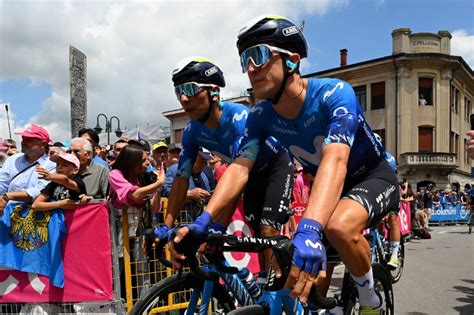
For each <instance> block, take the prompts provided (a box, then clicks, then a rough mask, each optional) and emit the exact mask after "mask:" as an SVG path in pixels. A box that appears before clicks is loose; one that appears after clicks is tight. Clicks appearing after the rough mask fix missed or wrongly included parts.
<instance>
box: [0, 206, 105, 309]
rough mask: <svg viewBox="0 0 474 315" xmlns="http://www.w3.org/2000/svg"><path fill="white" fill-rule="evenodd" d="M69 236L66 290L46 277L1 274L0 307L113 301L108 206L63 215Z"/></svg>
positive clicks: (64, 252)
mask: <svg viewBox="0 0 474 315" xmlns="http://www.w3.org/2000/svg"><path fill="white" fill-rule="evenodd" d="M64 215H65V219H66V228H67V235H66V237H65V238H64V239H63V240H62V242H61V246H62V255H63V264H64V288H63V289H61V288H57V287H54V286H52V285H50V282H49V279H48V278H47V277H45V276H41V275H36V274H32V273H26V272H20V271H16V270H0V303H5V302H15V303H19V302H80V301H105V300H112V299H113V291H112V250H111V243H110V224H109V207H108V204H107V203H98V204H89V205H85V206H78V207H77V209H75V210H65V211H64Z"/></svg>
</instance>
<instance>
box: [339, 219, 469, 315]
mask: <svg viewBox="0 0 474 315" xmlns="http://www.w3.org/2000/svg"><path fill="white" fill-rule="evenodd" d="M432 229H433V231H432V232H431V236H432V238H431V239H429V240H412V241H410V242H409V243H407V244H406V249H405V250H406V260H405V269H404V271H403V275H402V278H401V279H400V281H399V282H398V283H396V284H395V285H394V296H395V314H412V315H421V314H471V315H472V314H474V232H473V234H471V235H469V234H468V233H467V231H468V228H467V226H465V225H457V226H440V227H438V226H435V227H432ZM343 271H344V268H343V266H339V267H336V272H335V276H334V277H335V279H333V280H334V281H333V283H340V282H341V281H340V277H341V276H342V273H343ZM334 290H336V287H335V286H331V291H334Z"/></svg>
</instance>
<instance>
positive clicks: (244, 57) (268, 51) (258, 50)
mask: <svg viewBox="0 0 474 315" xmlns="http://www.w3.org/2000/svg"><path fill="white" fill-rule="evenodd" d="M274 52H279V53H283V54H287V55H291V54H292V53H291V52H290V51H288V50H285V49H281V48H278V47H273V46H270V45H266V44H260V45H255V46H252V47H249V48H247V49H245V50H244V51H243V52H242V53H241V54H240V64H241V65H242V72H243V73H245V72H247V71H248V68H249V61H250V60H251V61H252V63H253V65H254V66H255V67H261V66H263V65H264V64H266V63H267V62H269V61H270V60H272V59H273V53H274Z"/></svg>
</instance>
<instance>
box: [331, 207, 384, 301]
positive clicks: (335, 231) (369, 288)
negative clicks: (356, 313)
mask: <svg viewBox="0 0 474 315" xmlns="http://www.w3.org/2000/svg"><path fill="white" fill-rule="evenodd" d="M367 220H368V214H367V211H366V210H365V208H364V207H363V206H362V205H361V204H359V203H358V202H356V201H353V200H350V199H343V200H341V201H340V202H339V204H338V205H337V207H336V210H335V211H334V213H333V214H332V216H331V217H330V218H329V221H328V224H327V225H326V228H325V234H326V236H327V238H328V240H329V242H330V243H331V244H332V246H334V247H335V248H336V250H337V252H338V253H339V255H340V256H341V259H342V261H343V262H344V264H345V265H346V267H347V268H348V269H349V271H350V273H351V275H352V278H353V279H354V282H355V283H356V284H357V290H358V292H359V302H360V304H361V305H363V306H373V307H376V306H378V305H379V303H380V299H379V297H378V296H377V294H376V293H375V291H374V289H373V288H374V278H373V275H372V267H371V264H370V247H369V243H368V242H367V240H366V239H365V238H364V237H363V236H362V234H361V233H360V232H361V230H362V229H363V228H364V227H365V225H366V223H367Z"/></svg>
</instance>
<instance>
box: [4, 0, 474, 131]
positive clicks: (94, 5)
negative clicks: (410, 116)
mask: <svg viewBox="0 0 474 315" xmlns="http://www.w3.org/2000/svg"><path fill="white" fill-rule="evenodd" d="M267 3H268V2H267V1H258V0H253V1H240V2H239V1H218V2H217V1H211V0H207V1H206V0H203V1H200V2H199V4H197V3H196V2H189V1H179V2H172V1H142V2H138V3H137V2H134V3H130V2H124V1H114V2H109V1H101V2H98V1H92V0H84V1H75V0H73V1H67V2H58V1H41V2H34V1H23V2H19V1H6V0H0V8H1V10H0V41H1V45H0V104H3V103H8V104H10V110H11V114H12V116H13V117H12V121H13V127H14V128H13V129H15V130H17V129H22V128H23V127H24V125H25V124H27V123H39V124H42V125H45V126H48V128H50V129H51V130H52V131H51V133H52V134H53V136H54V137H53V139H54V138H55V137H56V138H58V140H63V139H62V138H67V137H68V136H69V135H68V132H69V125H70V123H69V77H68V49H69V45H74V46H76V47H78V48H80V49H81V50H82V51H84V52H85V53H86V55H87V58H88V84H89V90H88V125H90V126H93V125H95V117H96V116H97V114H98V113H105V114H106V115H108V116H109V117H110V116H112V115H117V116H118V117H120V119H121V126H127V127H129V128H133V127H135V125H142V126H145V125H146V124H155V123H162V124H164V125H165V126H167V125H168V124H169V122H168V121H167V120H166V119H165V118H163V116H162V115H161V113H162V112H163V111H166V110H171V109H176V108H178V107H179V103H178V102H177V101H176V99H175V97H174V95H173V92H172V86H171V82H170V72H171V70H172V68H173V66H174V65H175V64H176V63H177V62H178V61H179V60H180V59H181V58H184V57H186V56H189V55H204V56H208V57H210V58H211V59H213V60H214V61H215V62H216V63H217V64H218V65H220V66H221V68H222V69H223V71H224V73H225V76H226V81H227V82H228V85H227V87H226V89H225V90H224V91H223V95H224V96H227V97H230V96H236V95H238V94H240V93H241V92H242V91H244V90H245V89H246V88H248V87H249V84H248V80H247V78H246V76H245V75H243V74H242V73H241V71H240V68H239V61H238V56H237V52H236V49H235V39H236V35H237V32H238V29H239V28H240V27H241V26H243V25H244V24H245V23H246V22H247V21H248V20H250V19H251V18H253V17H255V16H258V15H261V14H280V15H284V16H287V17H289V18H291V19H292V20H293V21H294V22H296V23H297V24H300V23H301V21H302V20H304V21H305V28H304V33H305V36H306V39H307V41H308V45H309V58H308V61H307V62H306V64H305V65H304V66H303V68H302V71H303V73H312V72H317V71H321V70H326V69H330V68H334V67H338V66H339V50H340V49H342V48H346V49H348V62H349V63H356V62H361V61H365V60H370V59H374V58H379V57H382V56H387V55H390V54H391V49H392V38H391V32H392V31H393V30H394V29H397V28H401V27H408V28H411V30H412V32H413V33H418V32H432V33H437V32H438V31H439V30H448V31H450V32H451V33H452V34H453V40H452V42H451V43H452V52H453V53H454V52H455V51H456V52H462V54H461V53H458V55H459V54H461V55H462V57H463V58H464V59H465V60H466V62H468V63H469V64H470V66H471V68H472V67H473V65H474V22H473V21H474V3H473V2H472V1H471V0H452V1H439V0H436V1H428V0H418V1H416V0H412V1H407V0H402V1H394V0H392V1H389V0H385V1H384V0H358V1H354V0H352V1H350V0H333V1H327V0H325V1H317V0H309V1H303V0H297V1H294V0H293V1H273V2H272V8H271V10H272V11H270V12H268V5H267ZM244 5H245V6H246V9H245V10H242V9H241V8H242V7H243V6H244ZM211 9H212V10H213V11H212V12H216V13H215V14H213V17H212V19H210V18H209V16H207V13H208V12H210V10H211ZM176 12H180V15H177V14H176ZM19 26H21V27H19ZM454 37H456V39H457V41H456V42H455V41H454V39H455V38H454ZM4 116H5V113H4V106H1V107H0V123H1V124H0V137H4V138H5V137H6V136H7V134H6V133H7V130H8V129H7V128H6V124H5V120H4V118H5V117H4ZM60 138H61V139H60Z"/></svg>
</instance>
